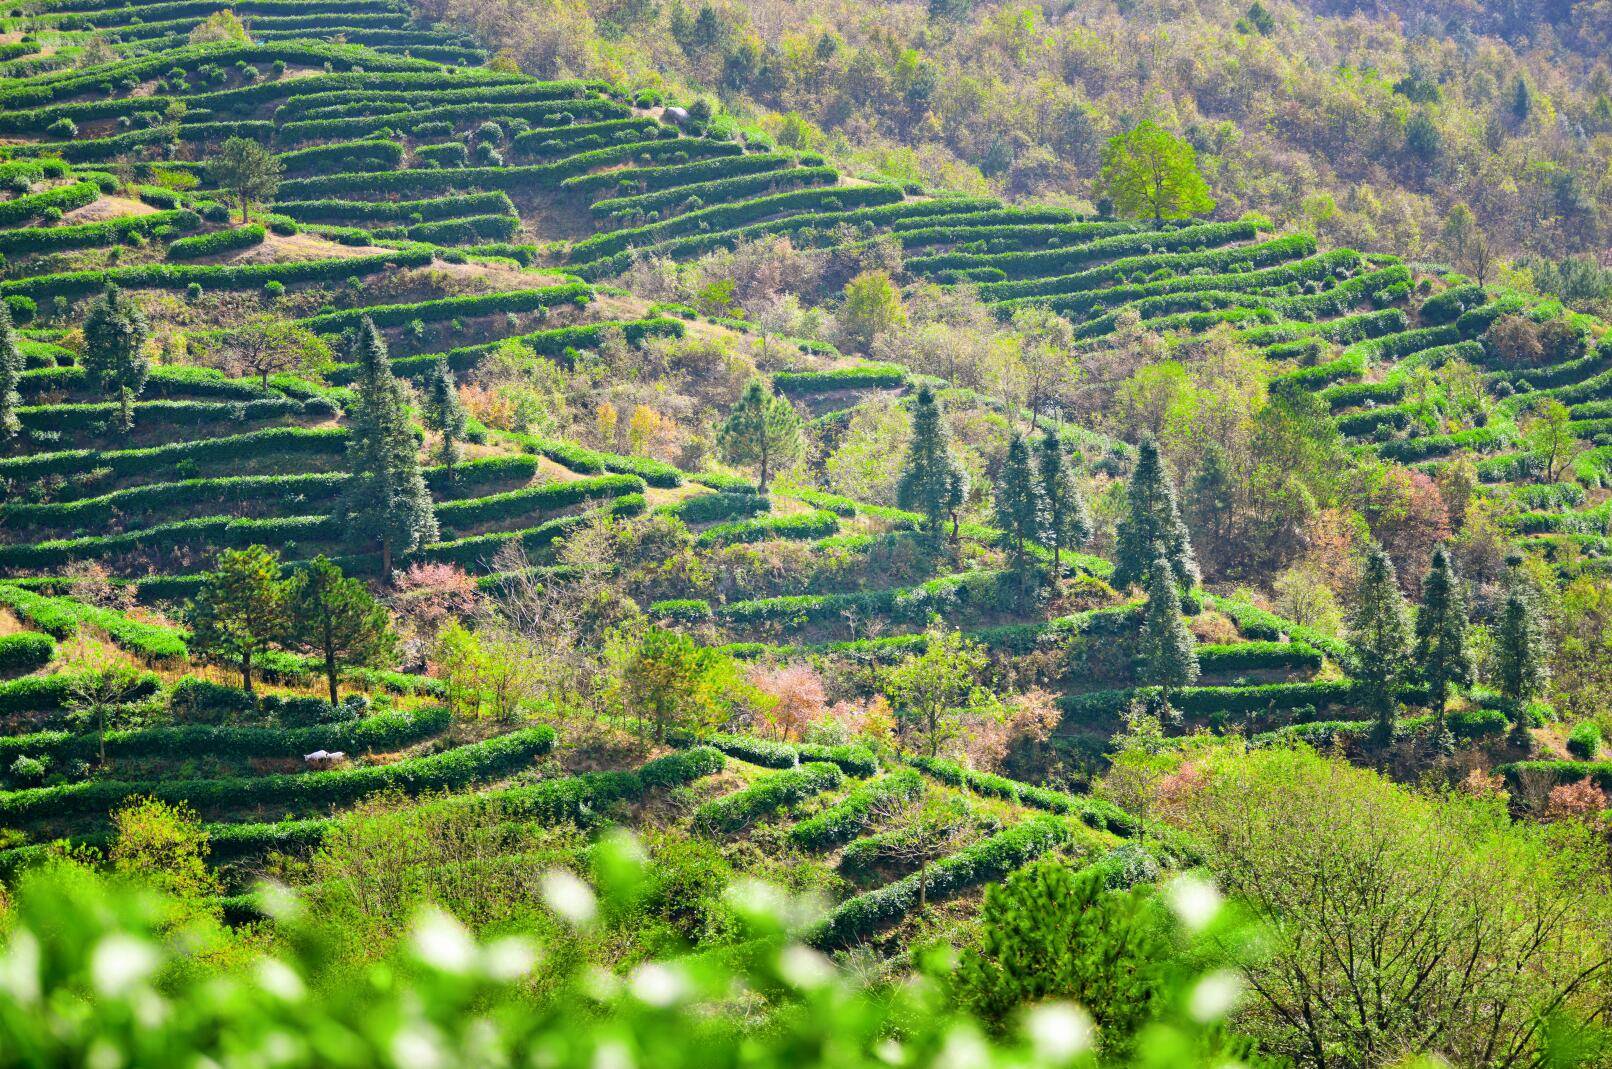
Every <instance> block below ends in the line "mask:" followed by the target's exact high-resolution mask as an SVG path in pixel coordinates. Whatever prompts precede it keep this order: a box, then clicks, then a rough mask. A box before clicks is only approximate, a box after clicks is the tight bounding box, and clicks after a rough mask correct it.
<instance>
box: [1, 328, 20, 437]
mask: <svg viewBox="0 0 1612 1069" xmlns="http://www.w3.org/2000/svg"><path fill="white" fill-rule="evenodd" d="M22 368H23V362H22V349H21V348H20V347H19V346H18V345H17V331H16V328H15V327H13V326H12V325H11V309H10V307H9V306H7V304H6V303H5V302H4V301H0V442H9V441H10V440H11V439H12V438H15V437H16V436H17V435H18V434H19V433H20V432H21V431H22V424H21V423H19V422H17V406H18V405H20V404H22V396H21V395H20V394H18V393H17V383H18V381H20V378H21V376H22Z"/></svg>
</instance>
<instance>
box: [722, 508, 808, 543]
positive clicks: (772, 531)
mask: <svg viewBox="0 0 1612 1069" xmlns="http://www.w3.org/2000/svg"><path fill="white" fill-rule="evenodd" d="M839 529H840V521H839V517H837V516H835V515H834V514H833V513H832V512H799V513H793V514H791V515H787V516H758V517H756V518H754V519H749V520H735V521H733V522H731V523H723V524H718V525H717V526H715V527H708V528H706V529H705V530H704V531H702V532H700V537H699V542H700V544H701V545H706V546H728V545H736V544H739V543H744V542H763V541H766V540H768V539H773V538H792V539H798V540H802V541H813V540H815V539H819V538H827V537H828V536H829V535H832V534H835V533H836V532H838V531H839Z"/></svg>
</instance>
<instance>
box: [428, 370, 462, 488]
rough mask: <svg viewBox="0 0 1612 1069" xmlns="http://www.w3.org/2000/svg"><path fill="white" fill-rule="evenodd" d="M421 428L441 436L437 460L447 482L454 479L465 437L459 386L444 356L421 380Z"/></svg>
mask: <svg viewBox="0 0 1612 1069" xmlns="http://www.w3.org/2000/svg"><path fill="white" fill-rule="evenodd" d="M424 416H425V425H426V426H427V427H429V428H430V429H431V430H434V431H436V432H437V433H438V434H439V435H441V436H442V445H441V447H440V448H439V449H438V451H437V461H438V463H440V464H441V465H442V466H443V468H445V469H446V470H447V476H448V481H449V482H452V481H453V480H454V478H455V474H454V465H456V464H458V463H459V456H460V453H459V442H460V440H461V439H463V438H464V436H465V423H466V420H467V417H466V415H465V406H464V405H462V404H461V403H460V402H459V384H458V383H456V382H454V380H453V371H452V370H451V369H450V368H449V367H448V361H447V358H446V357H438V358H437V362H436V363H435V364H433V365H431V374H430V375H429V376H427V378H426V380H425V412H424Z"/></svg>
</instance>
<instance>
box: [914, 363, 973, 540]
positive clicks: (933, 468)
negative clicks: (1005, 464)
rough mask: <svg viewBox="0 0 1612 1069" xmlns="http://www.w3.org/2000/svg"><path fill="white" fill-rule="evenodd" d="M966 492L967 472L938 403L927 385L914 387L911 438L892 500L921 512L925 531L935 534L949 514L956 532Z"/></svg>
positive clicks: (954, 532) (954, 535) (953, 535)
mask: <svg viewBox="0 0 1612 1069" xmlns="http://www.w3.org/2000/svg"><path fill="white" fill-rule="evenodd" d="M967 496H968V473H967V472H966V471H965V470H964V469H963V465H962V462H961V461H959V460H958V459H957V454H956V452H955V451H953V449H952V445H951V436H950V435H949V434H948V433H947V430H946V421H945V419H944V418H943V417H942V413H941V410H940V403H939V402H938V401H936V400H935V394H934V392H933V391H932V390H930V388H929V387H928V386H920V387H919V388H918V396H917V398H916V399H915V400H914V402H913V406H912V442H911V444H909V445H908V446H907V458H906V460H905V462H904V463H903V464H902V467H901V480H900V482H899V483H898V484H897V485H896V503H897V504H899V505H900V506H901V507H902V508H904V509H911V510H912V511H914V512H921V513H923V515H924V519H925V521H926V523H925V526H926V529H927V530H928V531H929V533H930V534H931V535H932V536H934V537H936V538H938V537H939V535H940V525H941V522H942V521H943V520H944V519H945V518H946V517H947V516H948V515H949V516H950V517H951V520H952V537H953V538H955V537H956V536H957V512H958V510H959V509H961V508H962V507H963V501H964V499H965V498H966V497H967Z"/></svg>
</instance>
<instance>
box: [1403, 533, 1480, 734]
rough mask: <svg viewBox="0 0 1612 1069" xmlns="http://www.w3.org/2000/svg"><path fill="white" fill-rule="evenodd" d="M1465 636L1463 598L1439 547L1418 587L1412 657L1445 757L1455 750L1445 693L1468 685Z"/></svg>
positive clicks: (1469, 672) (1469, 662)
mask: <svg viewBox="0 0 1612 1069" xmlns="http://www.w3.org/2000/svg"><path fill="white" fill-rule="evenodd" d="M1466 632H1467V615H1466V592H1465V591H1464V590H1463V589H1462V586H1461V577H1460V576H1459V575H1457V574H1456V572H1455V566H1454V564H1452V563H1451V562H1450V556H1449V554H1448V553H1446V552H1445V551H1444V547H1443V546H1440V547H1439V548H1438V549H1436V550H1434V551H1433V567H1432V568H1431V570H1429V571H1428V573H1427V578H1426V580H1424V581H1423V583H1422V604H1421V607H1420V608H1419V609H1418V610H1417V613H1416V647H1415V653H1414V656H1415V661H1416V667H1417V670H1418V671H1419V672H1420V673H1421V676H1422V681H1423V682H1425V683H1426V684H1427V703H1428V705H1430V706H1431V707H1432V709H1433V716H1434V717H1435V718H1436V720H1437V727H1436V728H1435V730H1434V739H1435V741H1436V742H1437V745H1438V747H1439V749H1441V750H1443V751H1444V752H1446V753H1448V752H1449V751H1451V750H1452V749H1453V748H1454V745H1455V740H1454V738H1453V736H1451V734H1450V727H1449V723H1448V722H1447V721H1446V720H1445V719H1444V705H1445V702H1446V701H1447V699H1448V696H1449V691H1450V688H1451V687H1452V686H1455V687H1463V686H1469V685H1470V684H1471V683H1472V655H1471V653H1470V652H1469V651H1468V650H1467V645H1466Z"/></svg>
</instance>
